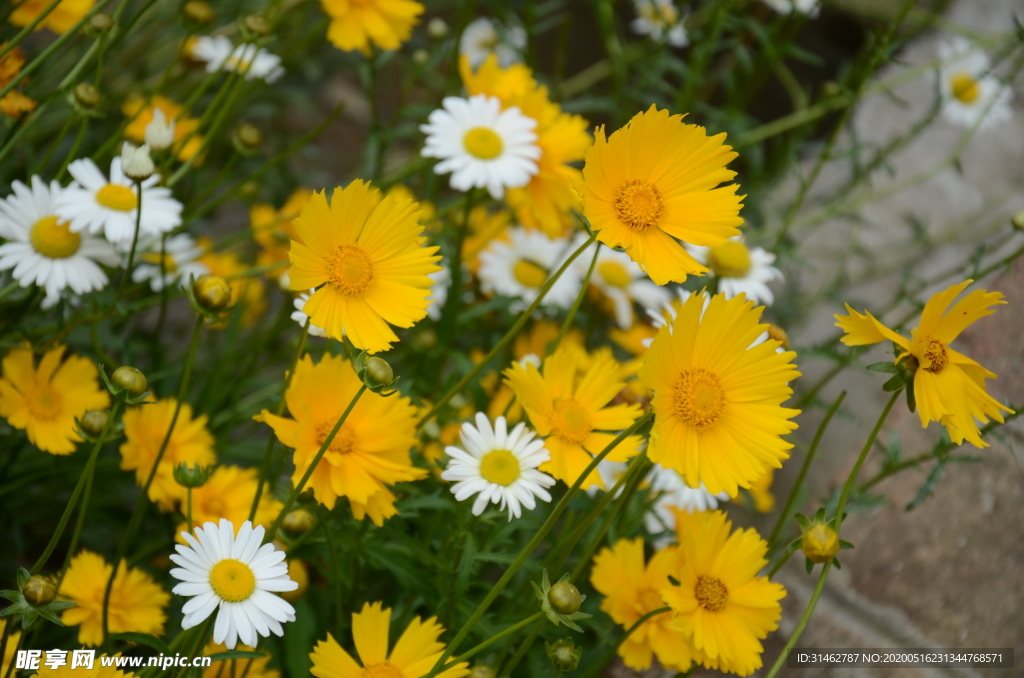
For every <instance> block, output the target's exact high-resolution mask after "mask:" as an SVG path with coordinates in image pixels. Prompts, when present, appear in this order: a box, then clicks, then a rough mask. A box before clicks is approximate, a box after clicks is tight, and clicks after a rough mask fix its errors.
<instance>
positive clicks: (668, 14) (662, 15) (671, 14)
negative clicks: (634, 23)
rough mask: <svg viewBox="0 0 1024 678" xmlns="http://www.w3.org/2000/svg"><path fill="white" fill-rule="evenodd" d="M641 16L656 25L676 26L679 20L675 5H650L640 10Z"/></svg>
mask: <svg viewBox="0 0 1024 678" xmlns="http://www.w3.org/2000/svg"><path fill="white" fill-rule="evenodd" d="M640 16H642V17H643V18H645V19H647V20H648V21H650V22H651V23H655V24H674V23H675V22H676V19H678V18H679V12H678V11H677V10H676V8H675V5H660V6H659V5H655V4H654V3H648V4H646V5H643V7H642V8H641V9H640Z"/></svg>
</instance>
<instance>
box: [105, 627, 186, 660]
mask: <svg viewBox="0 0 1024 678" xmlns="http://www.w3.org/2000/svg"><path fill="white" fill-rule="evenodd" d="M110 638H111V639H112V640H123V641H125V642H128V643H137V644H139V645H145V646H146V647H151V648H153V649H154V650H156V651H157V652H159V653H160V654H166V655H172V654H174V650H172V649H171V648H170V647H168V645H167V643H165V642H164V641H162V640H160V639H159V638H157V637H156V636H154V635H151V634H149V633H136V632H135V631H126V632H124V633H111V634H110Z"/></svg>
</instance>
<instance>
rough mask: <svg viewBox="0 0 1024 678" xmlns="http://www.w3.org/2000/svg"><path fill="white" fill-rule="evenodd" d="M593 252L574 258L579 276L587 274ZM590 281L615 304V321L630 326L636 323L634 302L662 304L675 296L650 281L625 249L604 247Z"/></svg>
mask: <svg viewBox="0 0 1024 678" xmlns="http://www.w3.org/2000/svg"><path fill="white" fill-rule="evenodd" d="M593 257H594V254H593V252H590V253H589V255H588V253H587V252H584V253H583V254H581V255H580V256H579V257H577V258H576V261H575V262H574V263H575V265H576V268H577V271H578V274H579V275H580V277H581V278H582V277H584V276H586V274H587V270H588V269H589V268H590V262H591V261H593ZM590 282H591V283H593V284H594V286H596V287H597V289H599V290H601V292H602V293H603V294H604V295H605V296H606V297H608V298H609V299H610V300H611V301H612V304H614V306H615V322H617V323H618V325H619V327H621V328H622V329H624V330H628V329H629V328H630V327H632V326H633V317H634V316H633V302H634V301H636V302H637V303H639V304H640V305H641V306H643V307H644V308H660V307H662V306H664V305H665V304H668V303H669V301H670V300H671V299H672V293H671V292H670V291H669V290H668V289H666V288H664V287H660V286H658V285H655V284H654V283H653V282H651V279H650V278H648V277H647V274H646V273H644V272H643V270H641V268H640V266H639V265H638V264H637V263H636V262H634V261H633V260H632V259H631V258H630V257H629V255H628V254H626V253H625V252H619V251H618V250H613V249H611V248H610V247H602V248H601V251H600V252H599V253H598V255H597V264H596V265H595V266H594V273H593V275H591V276H590Z"/></svg>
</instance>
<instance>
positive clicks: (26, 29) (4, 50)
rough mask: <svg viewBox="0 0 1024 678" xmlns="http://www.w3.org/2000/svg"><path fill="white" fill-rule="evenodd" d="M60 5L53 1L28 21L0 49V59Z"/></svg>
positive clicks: (12, 6) (59, 0)
mask: <svg viewBox="0 0 1024 678" xmlns="http://www.w3.org/2000/svg"><path fill="white" fill-rule="evenodd" d="M60 3H61V0H53V1H52V2H51V3H50V4H49V5H47V6H46V7H44V8H43V11H42V12H40V13H39V15H38V16H36V18H35V19H32V21H30V22H29V23H28V24H27V25H26V26H25V27H24V28H22V29H21V30H20V31H18V33H17V34H16V35H15V36H14V37H13V38H11V39H10V40H8V41H7V44H5V45H4V46H3V47H0V59H3V58H4V56H6V55H7V53H8V52H10V51H11V50H12V49H14V48H15V47H17V46H18V44H19V43H21V41H22V40H24V39H25V36H27V35H28V34H29V33H31V32H32V31H34V30H35V29H36V26H38V25H39V24H41V23H42V22H43V20H44V19H46V17H48V16H50V13H51V12H52V11H53V10H55V9H56V8H57V5H59V4H60ZM14 6H15V5H14V4H12V5H11V9H14ZM5 18H6V17H5ZM0 98H2V97H0Z"/></svg>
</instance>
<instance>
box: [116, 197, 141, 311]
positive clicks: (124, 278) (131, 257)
mask: <svg viewBox="0 0 1024 678" xmlns="http://www.w3.org/2000/svg"><path fill="white" fill-rule="evenodd" d="M135 188H136V189H138V195H139V197H138V201H137V202H138V204H137V205H136V206H135V232H134V233H133V234H132V248H131V249H130V250H129V251H128V265H127V266H125V267H124V273H123V274H121V284H120V285H118V286H117V294H115V295H114V301H113V303H111V306H112V307H113V306H117V302H118V301H119V300H120V299H121V295H122V294H124V288H125V286H127V284H128V280H129V279H130V278H131V277H132V266H133V265H134V264H135V249H136V247H138V244H139V228H141V226H142V182H141V181H136V182H135Z"/></svg>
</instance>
